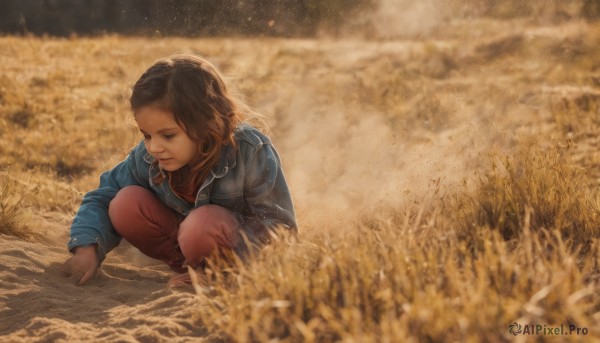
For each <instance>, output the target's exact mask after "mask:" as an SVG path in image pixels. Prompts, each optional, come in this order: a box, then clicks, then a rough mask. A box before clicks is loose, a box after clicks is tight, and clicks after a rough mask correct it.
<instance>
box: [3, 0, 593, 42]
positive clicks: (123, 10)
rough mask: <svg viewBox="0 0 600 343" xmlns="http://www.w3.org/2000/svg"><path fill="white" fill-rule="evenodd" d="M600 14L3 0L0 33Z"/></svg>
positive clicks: (390, 4)
mask: <svg viewBox="0 0 600 343" xmlns="http://www.w3.org/2000/svg"><path fill="white" fill-rule="evenodd" d="M404 13H406V15H404ZM599 14H600V1H599V0H567V1H564V0H563V1H559V0H532V1H525V0H484V1H477V0H450V1H442V0H423V1H406V0H223V1H214V0H164V1H159V0H3V1H2V2H0V32H2V33H5V34H6V33H9V34H15V33H21V34H25V33H33V34H50V35H59V36H64V35H70V34H73V33H78V34H94V35H96V34H103V33H122V34H143V35H186V36H207V35H232V34H234V35H240V34H241V35H255V34H260V35H268V36H311V35H315V34H319V33H325V32H326V33H329V34H336V35H339V34H341V33H352V34H354V33H358V32H360V33H361V34H363V35H369V36H380V35H382V36H389V35H390V34H394V33H395V34H398V30H394V26H397V25H402V26H403V27H402V30H401V31H402V32H401V33H402V34H404V35H406V34H409V35H413V34H415V33H421V30H422V29H423V27H427V26H428V25H427V24H428V23H429V27H430V28H431V27H433V26H436V25H439V24H441V23H444V22H447V21H450V20H451V19H456V18H457V17H469V18H475V17H482V16H486V17H496V18H502V19H507V18H516V17H525V16H528V17H531V16H533V17H536V18H538V19H540V18H541V19H543V20H551V21H560V20H565V19H570V18H574V17H584V18H587V19H591V20H594V19H595V18H597V17H598V15H599ZM383 26H385V27H383ZM415 26H418V27H419V30H418V32H415V30H414V27H415ZM384 31H385V32H384ZM389 31H391V32H389Z"/></svg>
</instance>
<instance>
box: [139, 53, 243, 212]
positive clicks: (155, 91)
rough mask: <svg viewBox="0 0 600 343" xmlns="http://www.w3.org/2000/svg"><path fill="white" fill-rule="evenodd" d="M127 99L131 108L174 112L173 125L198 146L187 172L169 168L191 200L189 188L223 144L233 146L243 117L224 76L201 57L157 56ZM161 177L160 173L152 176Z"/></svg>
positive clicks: (195, 186) (175, 185) (173, 182)
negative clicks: (158, 58) (236, 129)
mask: <svg viewBox="0 0 600 343" xmlns="http://www.w3.org/2000/svg"><path fill="white" fill-rule="evenodd" d="M130 103H131V109H132V111H133V112H134V113H135V112H136V110H138V109H140V108H142V107H144V106H157V107H159V108H161V109H164V110H167V111H169V112H171V113H173V116H174V117H175V121H176V122H177V124H178V125H179V126H180V127H181V128H182V129H183V130H184V132H185V133H186V134H187V135H188V136H189V137H190V139H191V140H192V141H193V142H195V143H196V144H197V145H198V154H197V157H196V158H194V159H193V161H192V162H191V163H190V165H189V168H187V169H186V171H184V173H185V174H186V175H181V173H182V171H181V170H178V171H176V172H174V173H169V172H167V177H169V182H171V186H172V187H173V190H174V191H175V192H176V193H177V194H178V195H182V194H183V195H186V196H187V198H188V199H187V200H190V199H189V198H190V197H191V196H193V195H190V194H189V192H190V191H192V190H197V189H198V187H200V185H201V184H202V182H203V181H204V180H205V179H206V177H207V176H208V175H209V174H210V171H211V168H212V167H213V166H214V165H216V164H217V163H218V162H219V158H220V156H221V151H222V149H223V147H224V146H225V145H227V144H231V145H232V146H235V141H234V138H233V132H234V130H235V128H236V126H237V125H238V123H239V122H240V121H241V120H242V117H243V115H242V113H241V111H240V110H239V106H237V101H236V100H235V98H234V97H233V96H231V95H230V94H229V93H228V90H227V87H226V86H225V83H224V82H223V77H222V76H221V74H220V73H219V71H218V70H217V68H216V67H215V66H214V65H213V64H212V63H210V62H209V61H207V60H206V59H204V58H201V57H198V56H193V55H174V56H171V57H168V58H165V59H161V60H159V61H157V62H156V63H154V65H152V66H151V67H150V68H149V69H148V70H146V72H144V73H143V74H142V76H141V77H140V78H139V80H138V81H137V82H136V83H135V85H134V86H133V92H132V94H131V99H130ZM154 163H155V164H158V162H157V161H154ZM182 169H183V168H182ZM162 181H164V174H163V173H159V174H158V175H157V177H155V179H154V180H153V182H155V183H161V182H162ZM191 200H192V201H193V199H191Z"/></svg>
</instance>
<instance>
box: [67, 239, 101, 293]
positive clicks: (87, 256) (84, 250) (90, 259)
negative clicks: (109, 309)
mask: <svg viewBox="0 0 600 343" xmlns="http://www.w3.org/2000/svg"><path fill="white" fill-rule="evenodd" d="M97 269H98V254H97V253H96V244H92V245H87V246H81V247H77V248H75V250H74V254H73V256H71V258H69V259H68V260H67V261H66V262H65V274H66V276H67V277H69V276H71V277H72V278H73V279H74V280H75V282H76V283H77V284H78V285H80V286H82V285H85V284H86V283H87V282H88V281H90V280H91V279H92V278H93V277H94V275H96V271H97Z"/></svg>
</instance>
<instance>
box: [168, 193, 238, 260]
mask: <svg viewBox="0 0 600 343" xmlns="http://www.w3.org/2000/svg"><path fill="white" fill-rule="evenodd" d="M239 237H240V234H239V222H238V221H237V219H236V218H235V216H234V215H233V213H232V212H231V211H229V210H227V209H225V208H224V207H221V206H217V205H205V206H202V207H199V208H197V209H194V210H193V211H191V212H190V213H189V214H188V216H187V217H186V219H185V220H184V221H183V222H182V223H181V224H180V225H179V233H178V238H177V240H178V242H179V246H180V248H181V252H182V253H183V255H184V256H185V258H186V260H188V262H190V263H199V262H200V261H202V259H203V258H205V257H209V256H210V255H212V254H213V253H215V252H217V251H219V250H222V249H232V248H234V247H235V246H236V245H237V244H238V242H239V240H240V238H239Z"/></svg>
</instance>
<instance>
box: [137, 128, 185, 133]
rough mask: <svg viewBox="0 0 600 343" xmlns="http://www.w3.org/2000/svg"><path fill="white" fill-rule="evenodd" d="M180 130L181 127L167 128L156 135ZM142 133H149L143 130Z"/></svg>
mask: <svg viewBox="0 0 600 343" xmlns="http://www.w3.org/2000/svg"><path fill="white" fill-rule="evenodd" d="M178 128H179V127H166V128H164V129H160V130H158V131H157V132H156V133H165V132H168V131H174V130H177V129H178ZM140 131H141V132H142V133H147V132H146V131H144V130H142V129H140Z"/></svg>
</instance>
